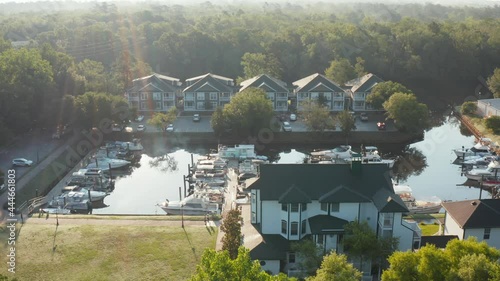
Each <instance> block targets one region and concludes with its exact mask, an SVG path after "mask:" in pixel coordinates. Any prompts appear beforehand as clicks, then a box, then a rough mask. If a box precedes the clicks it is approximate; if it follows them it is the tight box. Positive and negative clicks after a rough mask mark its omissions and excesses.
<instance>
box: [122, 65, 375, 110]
mask: <svg viewBox="0 0 500 281" xmlns="http://www.w3.org/2000/svg"><path fill="white" fill-rule="evenodd" d="M380 82H383V80H382V79H380V78H379V77H377V76H376V75H374V74H367V75H364V76H362V77H360V78H357V79H354V80H351V81H348V82H347V83H346V86H343V87H341V86H339V85H337V84H336V83H335V82H333V81H332V80H330V79H328V78H327V77H325V76H324V75H322V74H319V73H316V74H312V75H310V76H307V77H305V78H302V79H300V80H297V81H295V82H293V83H292V84H291V86H290V85H288V84H287V83H285V82H283V81H281V80H279V79H276V78H274V77H271V76H269V75H267V74H262V75H259V76H256V77H253V78H251V79H248V80H245V81H243V82H241V83H240V84H239V85H236V84H235V83H234V80H233V79H232V78H227V77H223V76H219V75H215V74H211V73H208V74H205V75H201V76H197V77H193V78H189V79H187V80H186V81H185V82H184V83H182V82H181V81H180V80H179V79H177V78H173V77H169V76H165V75H160V74H157V73H154V74H152V75H149V76H146V77H141V78H137V79H134V80H133V85H132V87H131V88H130V89H128V90H127V91H126V96H127V99H128V101H129V104H130V106H131V107H135V108H137V109H138V112H140V113H142V114H147V113H152V112H166V111H168V110H169V109H170V108H172V107H174V106H180V107H183V109H184V111H193V112H194V111H196V112H201V111H214V110H215V109H216V108H217V107H219V106H224V105H225V104H227V103H229V102H230V100H231V97H232V96H234V95H236V94H237V93H238V92H241V91H243V90H245V89H247V88H249V87H255V88H260V89H262V90H264V92H266V94H267V97H268V98H269V99H270V100H271V101H272V104H273V108H274V110H275V111H276V112H287V111H289V109H290V107H291V106H293V107H295V108H297V110H301V104H303V102H304V101H308V100H316V99H319V98H320V97H321V98H323V100H324V101H325V103H326V106H327V107H328V108H329V109H330V111H343V110H354V111H367V110H372V108H371V107H370V105H369V104H367V103H366V97H367V95H369V94H370V93H371V91H372V89H373V87H375V86H376V85H377V84H378V83H380Z"/></svg>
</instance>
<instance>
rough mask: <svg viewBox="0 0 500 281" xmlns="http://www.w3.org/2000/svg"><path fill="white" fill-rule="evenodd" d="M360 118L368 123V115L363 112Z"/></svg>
mask: <svg viewBox="0 0 500 281" xmlns="http://www.w3.org/2000/svg"><path fill="white" fill-rule="evenodd" d="M359 117H360V118H361V121H368V114H366V112H361V114H360V115H359Z"/></svg>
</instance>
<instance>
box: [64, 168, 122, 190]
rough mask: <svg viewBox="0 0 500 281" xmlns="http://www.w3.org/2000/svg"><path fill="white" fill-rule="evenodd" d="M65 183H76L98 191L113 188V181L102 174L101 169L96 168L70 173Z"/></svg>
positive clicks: (70, 184)
mask: <svg viewBox="0 0 500 281" xmlns="http://www.w3.org/2000/svg"><path fill="white" fill-rule="evenodd" d="M66 184H67V185H68V186H72V185H76V186H78V187H86V188H90V189H92V190H98V191H99V190H109V189H113V188H114V182H113V181H112V180H111V179H110V178H108V177H106V176H104V174H103V171H102V170H101V169H98V168H91V169H80V170H78V171H77V172H74V173H73V174H72V176H71V178H70V179H69V180H68V181H67V182H66Z"/></svg>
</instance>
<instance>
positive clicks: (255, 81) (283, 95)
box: [240, 74, 289, 112]
mask: <svg viewBox="0 0 500 281" xmlns="http://www.w3.org/2000/svg"><path fill="white" fill-rule="evenodd" d="M240 86H241V88H240V92H242V91H244V90H245V89H247V88H249V87H255V88H259V89H262V90H263V91H264V92H266V95H267V98H268V99H269V100H271V102H272V104H273V109H274V111H278V112H287V111H288V95H289V90H288V88H287V84H286V83H285V82H283V81H281V80H279V79H276V78H274V77H271V76H269V75H267V74H261V75H258V76H255V77H253V78H251V79H248V80H245V81H243V82H241V83H240Z"/></svg>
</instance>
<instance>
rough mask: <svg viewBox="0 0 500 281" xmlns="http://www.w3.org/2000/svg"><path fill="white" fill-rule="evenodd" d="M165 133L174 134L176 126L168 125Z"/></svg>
mask: <svg viewBox="0 0 500 281" xmlns="http://www.w3.org/2000/svg"><path fill="white" fill-rule="evenodd" d="M165 131H167V132H173V131H174V124H168V126H167V128H165Z"/></svg>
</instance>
